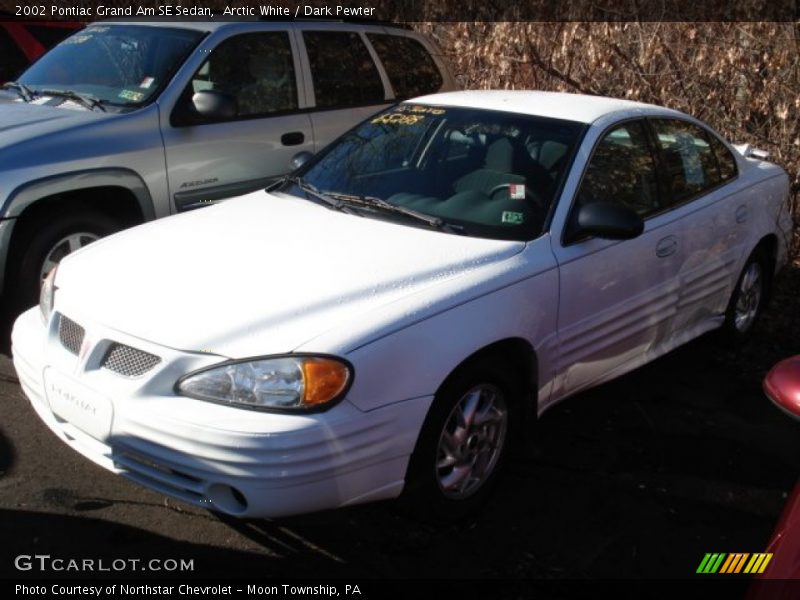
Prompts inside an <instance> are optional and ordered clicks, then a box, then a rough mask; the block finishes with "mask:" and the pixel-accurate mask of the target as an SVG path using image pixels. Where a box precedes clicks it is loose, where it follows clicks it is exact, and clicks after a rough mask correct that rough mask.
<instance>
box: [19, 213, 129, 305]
mask: <svg viewBox="0 0 800 600" xmlns="http://www.w3.org/2000/svg"><path fill="white" fill-rule="evenodd" d="M120 228H121V226H120V224H119V223H117V222H116V221H115V220H114V219H111V218H109V217H107V216H105V215H101V214H96V213H90V212H82V213H76V214H66V215H64V214H58V215H50V216H48V215H45V216H44V217H43V218H40V219H38V220H37V221H36V222H32V223H29V224H28V226H27V227H26V231H25V232H24V233H23V237H22V239H21V240H20V245H19V247H18V248H16V253H15V255H16V256H17V257H18V258H17V260H16V261H15V263H16V264H12V269H13V270H12V276H11V281H10V282H7V286H6V289H8V290H10V291H11V290H13V291H12V292H11V293H12V295H11V307H12V309H13V310H14V312H21V311H22V310H24V309H26V308H28V307H30V306H33V305H35V304H36V302H37V299H38V297H39V288H40V287H41V284H42V281H43V280H44V278H45V277H46V276H47V273H49V272H50V270H51V269H53V267H55V266H56V265H57V264H58V263H59V262H60V261H61V260H62V259H63V258H64V257H65V256H67V255H68V254H71V253H72V252H75V251H76V250H80V249H81V248H83V247H84V246H87V245H88V244H91V243H92V242H94V241H96V240H98V239H100V238H101V237H104V236H106V235H109V234H111V233H114V232H115V231H118V230H119V229H120Z"/></svg>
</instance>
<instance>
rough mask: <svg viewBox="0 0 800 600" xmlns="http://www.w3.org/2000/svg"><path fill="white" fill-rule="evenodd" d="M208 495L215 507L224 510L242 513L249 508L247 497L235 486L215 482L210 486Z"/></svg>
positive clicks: (234, 513)
mask: <svg viewBox="0 0 800 600" xmlns="http://www.w3.org/2000/svg"><path fill="white" fill-rule="evenodd" d="M206 496H207V497H208V499H209V500H210V501H211V504H213V505H214V508H217V509H219V510H221V511H223V512H226V513H229V514H232V515H240V514H242V513H243V512H244V511H246V510H247V498H245V496H244V494H242V492H240V491H239V490H237V489H236V488H235V487H231V486H229V485H224V484H222V483H215V484H213V485H211V486H210V487H209V488H208V491H207V492H206Z"/></svg>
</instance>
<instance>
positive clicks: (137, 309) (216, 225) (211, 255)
mask: <svg viewBox="0 0 800 600" xmlns="http://www.w3.org/2000/svg"><path fill="white" fill-rule="evenodd" d="M524 246H525V245H524V243H522V242H513V241H499V240H486V239H479V238H470V237H466V236H460V235H453V234H446V233H442V232H438V231H434V230H431V229H427V228H424V229H423V228H418V227H411V226H407V225H401V224H398V223H394V222H387V221H382V220H377V219H370V218H363V217H358V216H353V215H349V214H345V213H341V212H336V211H333V210H330V209H328V208H325V207H322V206H319V205H317V204H314V203H312V202H309V201H307V200H303V199H300V198H295V197H293V196H286V195H270V194H267V193H265V192H258V193H255V194H250V195H247V196H243V197H241V198H237V199H234V200H229V201H226V202H224V203H221V204H219V205H216V206H214V207H211V208H203V209H200V210H198V211H195V212H192V213H188V214H184V215H179V216H176V217H168V218H166V219H161V220H159V221H155V222H152V223H149V224H146V225H143V226H140V227H136V228H134V229H131V230H128V231H125V232H122V233H120V234H117V235H115V236H112V237H110V238H106V239H104V240H101V241H99V242H96V243H94V244H92V245H91V246H88V247H86V248H85V249H83V250H81V251H79V252H77V253H75V254H73V255H71V256H69V257H67V258H66V259H65V260H64V261H63V262H62V264H61V267H60V268H59V271H58V275H57V278H56V286H57V288H58V292H57V295H56V309H57V310H62V311H64V312H65V313H66V314H69V315H70V316H72V318H74V319H83V320H84V321H88V322H96V323H99V324H102V325H104V326H106V327H110V328H112V329H116V330H118V331H122V332H124V333H126V334H129V335H133V336H137V337H139V338H142V339H146V340H148V341H151V342H155V343H159V344H163V345H166V346H169V347H172V348H175V349H180V350H188V351H203V352H211V353H214V354H219V355H222V356H228V357H232V358H241V357H245V356H252V355H256V354H262V355H263V354H273V353H280V352H289V351H292V350H294V349H296V348H297V347H298V346H300V345H302V344H303V343H304V342H306V341H308V340H310V339H312V338H314V337H317V336H319V335H321V334H323V333H326V332H328V331H330V330H332V329H334V328H336V327H343V326H347V324H348V323H351V324H352V323H354V322H356V323H357V322H358V319H359V318H360V317H362V316H363V315H365V314H366V313H368V312H370V311H373V310H376V309H379V308H381V307H385V306H386V305H387V304H389V303H392V302H396V301H398V300H400V299H401V298H405V297H407V296H409V295H410V294H414V293H416V292H419V291H420V290H422V289H424V288H426V287H429V286H434V285H438V284H440V283H442V282H445V281H448V280H451V279H453V278H456V277H459V276H460V275H462V274H463V273H465V272H467V271H470V270H473V269H477V268H479V267H484V266H486V265H487V264H488V263H491V262H496V261H502V260H505V259H508V258H510V257H511V256H513V255H515V254H517V253H518V252H520V251H521V250H522V249H523V248H524ZM424 296H425V295H424V294H421V295H419V296H418V297H420V298H424ZM420 302H423V300H422V299H421V300H420Z"/></svg>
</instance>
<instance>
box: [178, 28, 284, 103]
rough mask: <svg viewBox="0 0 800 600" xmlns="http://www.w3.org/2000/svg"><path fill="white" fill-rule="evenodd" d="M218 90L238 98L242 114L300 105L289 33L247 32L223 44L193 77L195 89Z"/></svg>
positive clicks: (194, 90)
mask: <svg viewBox="0 0 800 600" xmlns="http://www.w3.org/2000/svg"><path fill="white" fill-rule="evenodd" d="M201 90H215V91H220V92H225V93H226V94H230V95H231V96H233V97H234V98H236V102H237V104H238V106H239V116H240V117H242V116H244V117H246V116H253V117H254V116H257V115H266V114H270V113H276V112H284V111H288V110H295V109H296V108H297V83H296V80H295V73H294V61H293V60H292V47H291V45H290V43H289V35H288V34H287V33H285V32H266V33H247V34H243V35H239V36H236V37H234V38H231V39H229V40H226V41H224V42H223V43H222V44H220V45H219V46H218V47H217V48H216V49H215V50H214V51H213V52H212V53H211V55H210V56H209V57H208V60H206V62H204V63H203V65H202V66H201V67H200V69H199V70H198V71H197V73H195V75H194V77H193V78H192V91H193V92H199V91H201Z"/></svg>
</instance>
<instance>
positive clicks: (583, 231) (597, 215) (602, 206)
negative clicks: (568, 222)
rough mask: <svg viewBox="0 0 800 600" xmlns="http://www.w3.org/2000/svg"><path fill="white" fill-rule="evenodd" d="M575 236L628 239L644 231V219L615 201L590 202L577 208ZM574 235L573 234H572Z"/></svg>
mask: <svg viewBox="0 0 800 600" xmlns="http://www.w3.org/2000/svg"><path fill="white" fill-rule="evenodd" d="M576 229H577V230H576V232H575V234H576V236H579V237H583V236H587V235H591V236H594V237H598V238H603V239H606V240H630V239H633V238H635V237H638V236H639V235H641V233H642V231H644V221H643V220H642V218H641V217H640V216H639V215H638V214H636V212H634V211H633V210H632V209H630V208H628V207H627V206H624V205H622V204H618V203H616V202H591V203H589V204H584V205H583V206H581V208H580V209H579V210H578V218H577V228H576ZM573 237H575V236H573Z"/></svg>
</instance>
